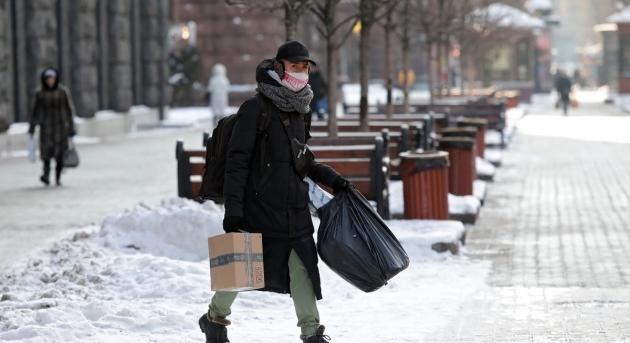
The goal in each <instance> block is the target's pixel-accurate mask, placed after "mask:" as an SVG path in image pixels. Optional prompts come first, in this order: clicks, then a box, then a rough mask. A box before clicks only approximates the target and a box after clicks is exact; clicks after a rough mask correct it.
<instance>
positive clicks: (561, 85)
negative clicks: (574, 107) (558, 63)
mask: <svg viewBox="0 0 630 343" xmlns="http://www.w3.org/2000/svg"><path fill="white" fill-rule="evenodd" d="M555 86H556V91H557V92H558V100H559V101H560V105H561V106H562V113H564V115H567V113H568V111H569V104H570V101H571V88H572V87H573V84H572V83H571V79H570V78H569V76H568V75H567V74H566V73H565V72H564V71H563V70H558V74H557V75H556V84H555Z"/></svg>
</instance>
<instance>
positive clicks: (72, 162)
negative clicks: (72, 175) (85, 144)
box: [63, 139, 79, 168]
mask: <svg viewBox="0 0 630 343" xmlns="http://www.w3.org/2000/svg"><path fill="white" fill-rule="evenodd" d="M63 166H64V167H65V168H76V167H78V166H79V153H77V149H76V148H75V146H74V142H73V141H72V139H69V140H68V149H67V150H66V151H64V153H63Z"/></svg>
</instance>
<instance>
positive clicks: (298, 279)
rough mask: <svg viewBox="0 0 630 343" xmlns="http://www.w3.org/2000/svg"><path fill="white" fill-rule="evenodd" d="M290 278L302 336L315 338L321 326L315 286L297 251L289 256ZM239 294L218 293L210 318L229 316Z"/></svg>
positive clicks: (211, 305) (214, 299) (213, 300)
mask: <svg viewBox="0 0 630 343" xmlns="http://www.w3.org/2000/svg"><path fill="white" fill-rule="evenodd" d="M289 278H290V285H289V288H290V290H291V297H292V298H293V305H294V306H295V313H296V314H297V318H298V323H297V325H298V326H299V327H300V328H301V330H302V335H304V336H307V337H308V336H313V335H315V330H317V327H318V326H319V311H318V310H317V299H316V297H315V292H314V291H313V284H312V282H311V279H310V278H309V276H308V273H307V272H306V267H304V264H303V263H302V260H300V258H299V257H298V255H297V253H296V252H295V250H292V251H291V255H289ZM237 294H238V292H216V293H214V296H213V297H212V301H211V302H210V306H209V310H208V316H210V317H214V318H216V317H222V318H225V317H227V316H229V315H230V314H231V313H232V311H231V307H232V304H233V303H234V300H236V296H237Z"/></svg>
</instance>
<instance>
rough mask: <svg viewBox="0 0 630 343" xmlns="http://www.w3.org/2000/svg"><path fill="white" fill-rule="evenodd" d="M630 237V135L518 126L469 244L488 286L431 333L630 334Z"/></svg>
mask: <svg viewBox="0 0 630 343" xmlns="http://www.w3.org/2000/svg"><path fill="white" fill-rule="evenodd" d="M588 110H589V109H588V108H587V109H586V110H583V111H580V112H578V113H577V115H576V116H574V117H571V116H570V117H568V118H566V122H567V123H570V122H571V121H580V120H583V119H584V118H583V117H580V116H581V115H582V116H583V115H592V114H596V113H595V112H593V111H594V110H595V108H591V109H590V110H591V112H585V111H588ZM616 116H618V115H616ZM543 117H544V116H538V117H537V114H536V113H534V114H530V115H528V116H527V117H525V119H523V121H525V120H534V121H539V123H536V125H538V124H540V125H545V120H544V118H543ZM607 118H608V119H610V118H609V116H602V120H606V119H607ZM617 119H618V118H617ZM589 120H590V119H589ZM626 128H627V129H628V131H627V132H630V126H627V127H626ZM593 129H598V128H593ZM629 135H630V134H629ZM629 242H630V144H623V143H612V142H597V141H585V140H579V139H568V138H561V137H544V136H537V135H531V134H522V133H517V135H516V137H515V139H514V141H513V142H512V144H511V145H510V147H509V150H507V151H506V153H505V155H504V163H503V166H502V167H501V168H500V169H499V170H498V173H497V177H496V181H495V183H494V184H491V185H490V188H489V193H488V198H487V200H486V204H485V206H484V207H483V209H482V213H481V216H480V218H479V220H478V222H477V225H476V226H475V227H474V228H473V229H472V231H471V234H470V235H469V239H468V243H467V252H468V255H469V256H471V258H476V259H483V260H489V261H491V262H492V265H493V267H492V271H491V273H490V275H489V276H488V287H487V288H486V289H484V290H482V291H480V292H478V293H477V294H476V295H475V296H474V297H473V298H471V299H467V300H466V301H465V304H464V306H463V307H462V311H461V315H460V317H459V318H458V319H457V320H455V321H453V322H452V323H451V325H450V326H448V327H446V328H443V329H440V330H438V331H437V332H436V333H435V334H434V335H431V336H430V338H429V339H427V340H426V341H427V342H630V288H629V287H628V285H629V284H630V254H629V252H630V247H629V246H628V243H629ZM462 287H466V285H462Z"/></svg>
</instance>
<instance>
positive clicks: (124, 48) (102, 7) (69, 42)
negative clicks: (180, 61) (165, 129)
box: [0, 0, 170, 122]
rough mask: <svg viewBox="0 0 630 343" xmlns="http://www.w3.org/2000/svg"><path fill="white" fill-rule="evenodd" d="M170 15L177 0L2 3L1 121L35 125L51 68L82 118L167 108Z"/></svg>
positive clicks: (13, 0)
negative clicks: (32, 116)
mask: <svg viewBox="0 0 630 343" xmlns="http://www.w3.org/2000/svg"><path fill="white" fill-rule="evenodd" d="M169 17H170V2H169V0H81V1H74V0H28V1H23V0H0V78H1V80H2V82H0V118H4V119H5V120H6V121H9V122H16V121H26V120H28V116H29V111H30V107H31V102H32V99H33V95H34V92H35V91H36V90H37V88H38V87H39V85H40V81H39V80H40V79H39V75H40V72H41V70H43V69H44V68H45V67H47V66H55V67H57V68H58V69H59V71H60V75H61V82H62V83H63V84H65V85H66V86H68V87H69V88H70V90H71V92H72V96H73V99H74V102H75V106H76V111H77V115H79V116H81V117H91V116H93V115H94V113H95V112H96V111H98V110H101V109H111V110H116V111H123V112H124V111H127V110H128V109H129V107H130V106H132V105H134V104H144V105H147V106H151V107H153V106H158V105H160V104H161V103H162V102H163V99H164V98H165V94H166V89H165V87H164V85H166V77H167V76H166V74H165V73H166V67H165V65H166V34H167V31H168V25H169Z"/></svg>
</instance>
